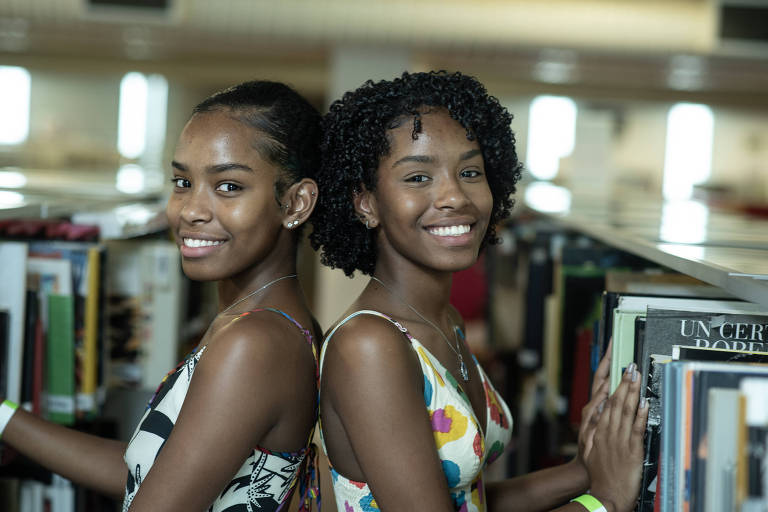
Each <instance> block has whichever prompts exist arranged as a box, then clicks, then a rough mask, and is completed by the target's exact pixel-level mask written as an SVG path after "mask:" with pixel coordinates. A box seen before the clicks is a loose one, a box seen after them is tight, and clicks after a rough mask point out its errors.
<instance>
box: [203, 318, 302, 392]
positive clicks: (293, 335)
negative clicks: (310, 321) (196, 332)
mask: <svg viewBox="0 0 768 512" xmlns="http://www.w3.org/2000/svg"><path fill="white" fill-rule="evenodd" d="M312 361H313V359H312V355H311V351H310V350H308V347H307V342H306V339H305V338H304V336H303V335H302V333H301V331H300V330H299V329H298V328H297V327H296V326H295V325H293V324H291V322H289V321H288V320H287V319H285V318H283V317H282V316H280V315H278V314H275V313H272V312H259V313H258V314H250V315H246V316H242V317H239V318H237V319H234V320H233V321H230V322H229V323H227V324H226V325H224V326H222V327H221V328H219V329H218V330H216V331H215V332H214V333H213V335H212V338H211V340H210V341H209V342H208V344H207V348H206V353H205V357H204V358H203V359H202V361H201V363H203V362H204V363H207V366H216V367H218V368H220V369H225V370H226V371H228V372H238V373H242V374H243V375H242V376H243V377H244V378H246V379H248V380H249V381H250V380H252V379H256V378H260V379H263V378H264V377H265V376H269V375H271V374H274V375H281V374H285V373H286V371H290V369H292V368H295V369H296V370H297V371H298V370H299V369H300V368H301V367H302V364H306V363H312ZM254 370H257V371H254Z"/></svg>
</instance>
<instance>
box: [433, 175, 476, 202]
mask: <svg viewBox="0 0 768 512" xmlns="http://www.w3.org/2000/svg"><path fill="white" fill-rule="evenodd" d="M436 191H437V193H436V196H435V207H436V208H438V209H446V208H447V209H454V210H456V209H459V208H461V207H463V206H465V205H466V204H467V203H469V197H468V196H467V193H466V191H465V190H464V187H463V184H462V183H461V181H460V180H459V177H458V176H456V175H455V173H453V172H446V173H444V175H443V176H441V177H440V179H439V180H437V183H436Z"/></svg>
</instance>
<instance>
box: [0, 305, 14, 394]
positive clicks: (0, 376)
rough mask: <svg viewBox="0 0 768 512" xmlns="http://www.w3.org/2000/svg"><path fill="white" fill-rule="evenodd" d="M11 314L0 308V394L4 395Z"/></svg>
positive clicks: (6, 380)
mask: <svg viewBox="0 0 768 512" xmlns="http://www.w3.org/2000/svg"><path fill="white" fill-rule="evenodd" d="M10 327H11V314H10V312H9V311H8V310H7V309H0V354H3V356H2V357H0V396H5V386H6V383H7V382H8V358H7V356H5V354H7V353H8V343H9V338H10V334H11V329H10Z"/></svg>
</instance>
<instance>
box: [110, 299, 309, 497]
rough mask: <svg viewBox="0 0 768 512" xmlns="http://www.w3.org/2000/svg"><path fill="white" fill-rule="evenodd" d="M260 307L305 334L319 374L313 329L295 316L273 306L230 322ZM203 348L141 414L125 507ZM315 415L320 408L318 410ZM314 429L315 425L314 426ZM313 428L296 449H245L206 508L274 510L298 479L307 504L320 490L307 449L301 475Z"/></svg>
mask: <svg viewBox="0 0 768 512" xmlns="http://www.w3.org/2000/svg"><path fill="white" fill-rule="evenodd" d="M258 311H272V312H274V313H278V314H280V315H282V316H284V317H285V318H287V319H288V320H290V321H291V322H292V323H293V324H294V325H295V326H296V327H297V328H298V329H299V330H301V333H302V334H303V336H304V338H305V339H306V340H307V343H308V344H309V346H310V347H311V348H312V354H313V356H314V358H315V377H316V378H317V377H319V373H318V372H319V368H318V366H317V351H316V349H315V344H314V343H313V342H312V334H311V333H310V332H309V331H308V330H307V329H304V328H303V327H302V326H301V325H300V324H299V323H298V322H296V320H294V319H293V318H291V317H290V316H288V315H287V314H285V313H283V312H282V311H279V310H277V309H273V308H262V309H254V310H252V311H248V312H246V313H243V314H241V315H239V316H237V317H235V318H234V319H233V320H232V321H233V322H234V321H236V320H237V319H239V318H242V317H244V316H247V315H249V314H251V313H254V312H258ZM204 352H205V347H202V348H200V350H197V351H196V352H192V353H191V354H190V355H189V356H187V357H186V358H185V360H184V361H182V362H181V363H179V365H178V366H177V367H176V369H175V370H173V371H171V372H170V373H169V374H168V375H166V377H165V378H164V379H163V381H162V383H161V384H160V386H159V387H158V388H157V391H156V392H155V395H154V396H153V397H152V399H151V400H150V401H149V404H148V405H147V410H146V412H145V413H144V416H143V417H142V418H141V421H140V422H139V425H138V427H137V428H136V431H135V432H134V434H133V437H132V438H131V441H130V442H129V443H128V448H127V449H126V451H125V455H124V459H125V463H126V465H127V466H128V479H127V481H126V485H125V497H124V499H123V512H126V511H127V510H128V508H129V507H130V506H131V502H132V501H133V498H134V497H135V496H136V493H137V492H138V490H139V486H141V482H142V480H143V478H144V477H145V476H146V475H147V473H148V472H149V471H150V469H152V464H153V463H154V461H155V459H156V458H157V456H158V455H159V453H160V450H162V449H163V445H164V444H165V442H166V440H168V437H170V435H171V431H172V430H173V426H174V424H175V423H176V420H177V418H178V416H179V412H180V411H181V406H182V405H183V404H184V398H185V397H186V395H187V390H188V389H189V384H190V382H191V381H192V377H193V375H194V372H195V368H196V367H197V364H198V363H199V362H200V358H201V357H202V356H203V353H204ZM316 414H317V409H316ZM313 430H314V429H313ZM312 434H313V432H310V435H309V438H308V440H307V444H306V446H305V447H304V448H302V449H301V450H300V451H298V452H296V453H289V452H275V451H270V450H267V449H266V448H261V447H258V446H257V447H256V448H255V449H254V450H252V451H251V452H250V453H246V454H243V464H242V465H241V466H240V469H239V470H238V471H237V473H236V474H235V476H234V478H233V479H232V480H231V481H230V482H229V483H228V484H227V485H226V486H224V489H222V491H221V493H220V494H219V495H218V496H217V497H216V499H215V501H214V502H213V504H212V505H211V507H210V508H209V509H208V510H209V512H220V511H226V512H246V511H247V512H251V511H254V510H257V511H263V512H272V511H277V510H281V509H283V506H284V505H285V504H286V502H287V501H288V499H289V498H290V496H291V493H292V491H293V489H294V487H295V485H296V483H297V482H299V479H300V477H302V476H303V478H301V482H300V493H301V495H302V508H301V509H300V510H307V509H306V508H304V507H305V506H307V505H308V501H309V500H308V496H309V495H312V496H313V497H316V495H315V492H316V490H314V489H311V488H310V479H311V477H312V476H313V474H314V460H313V457H312V454H311V453H310V454H309V461H308V464H307V466H308V467H307V468H305V471H304V473H303V475H302V473H301V469H302V464H303V462H304V460H305V458H307V455H308V453H309V452H311V449H310V441H311V440H312Z"/></svg>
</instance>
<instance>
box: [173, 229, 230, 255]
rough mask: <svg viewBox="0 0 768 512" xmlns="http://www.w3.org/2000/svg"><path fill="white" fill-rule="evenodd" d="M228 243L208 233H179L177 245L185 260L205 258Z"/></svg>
mask: <svg viewBox="0 0 768 512" xmlns="http://www.w3.org/2000/svg"><path fill="white" fill-rule="evenodd" d="M226 242H227V240H226V239H224V238H219V237H216V236H212V235H209V234H206V233H189V232H182V233H179V235H178V237H177V244H178V246H179V251H180V252H181V255H182V256H183V257H185V258H203V257H205V256H208V255H210V254H212V253H214V252H217V251H218V250H219V249H221V248H222V247H223V246H224V244H225V243H226Z"/></svg>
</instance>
